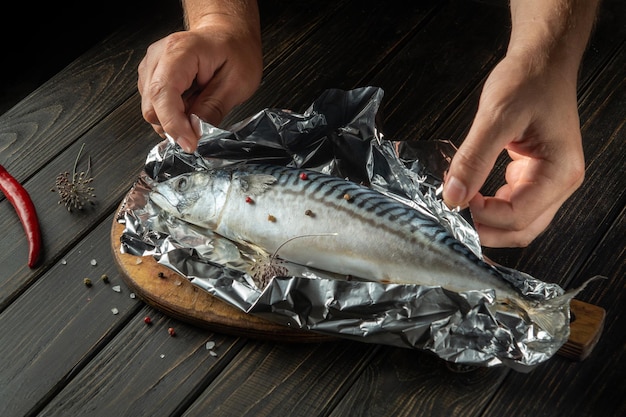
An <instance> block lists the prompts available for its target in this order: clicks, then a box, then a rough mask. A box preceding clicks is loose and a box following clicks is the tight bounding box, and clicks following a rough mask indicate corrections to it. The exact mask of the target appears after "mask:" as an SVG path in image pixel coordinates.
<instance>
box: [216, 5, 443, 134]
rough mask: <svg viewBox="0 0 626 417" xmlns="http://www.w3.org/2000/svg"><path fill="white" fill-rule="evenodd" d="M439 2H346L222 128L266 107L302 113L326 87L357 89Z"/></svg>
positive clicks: (263, 83) (264, 82)
mask: <svg viewBox="0 0 626 417" xmlns="http://www.w3.org/2000/svg"><path fill="white" fill-rule="evenodd" d="M439 3H440V2H437V1H420V2H411V3H396V2H392V3H382V2H378V1H374V0H367V1H356V0H353V1H348V2H346V5H345V7H343V8H342V9H341V10H339V11H337V12H336V13H335V14H329V15H328V16H326V17H325V19H324V20H323V21H322V22H320V25H319V26H318V27H317V28H316V30H315V31H314V32H312V33H311V34H310V36H308V37H307V38H306V39H305V40H303V42H302V43H301V45H300V46H299V47H298V48H297V50H295V51H294V52H293V53H291V54H289V55H288V56H287V57H285V58H283V61H282V62H279V63H277V64H276V65H275V66H273V67H272V71H270V72H269V73H268V74H266V76H265V78H264V80H263V82H262V85H261V86H260V88H259V89H258V90H257V92H256V93H255V94H254V95H253V96H252V97H251V99H250V100H249V101H247V102H246V103H244V104H243V105H241V106H240V107H239V108H236V109H234V110H233V111H232V112H231V113H230V114H229V115H228V116H227V117H226V119H225V120H224V122H223V123H222V124H221V125H222V126H224V127H228V126H230V125H231V124H232V123H235V122H239V121H240V120H243V119H245V118H246V117H249V116H250V115H253V114H255V113H257V112H258V111H261V110H263V109H265V108H267V107H277V108H287V109H291V110H294V111H297V112H302V111H304V110H305V109H306V107H308V106H309V105H310V104H311V102H312V101H313V100H314V99H316V98H317V97H318V96H319V95H320V94H321V93H322V92H323V91H324V90H325V89H327V88H344V89H351V88H354V87H357V86H359V83H360V82H361V80H363V78H364V77H366V76H367V74H368V73H370V72H371V71H372V70H373V69H375V68H377V67H378V66H379V65H381V63H382V62H384V60H385V59H386V58H387V56H388V55H389V54H390V53H393V52H394V51H395V50H396V49H397V48H399V47H401V46H402V44H403V43H404V42H405V41H406V39H407V38H409V37H410V36H411V35H412V34H413V31H414V29H415V28H416V27H419V26H420V25H421V24H422V23H423V22H424V21H425V20H427V19H428V18H429V16H430V15H431V14H432V13H434V10H436V9H437V8H438V7H439ZM364 39H367V42H363V40H364Z"/></svg>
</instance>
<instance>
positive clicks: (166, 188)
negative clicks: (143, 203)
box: [150, 171, 230, 230]
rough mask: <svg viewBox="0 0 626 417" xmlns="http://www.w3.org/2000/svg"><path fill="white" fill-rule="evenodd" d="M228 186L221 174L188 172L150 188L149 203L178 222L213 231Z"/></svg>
mask: <svg viewBox="0 0 626 417" xmlns="http://www.w3.org/2000/svg"><path fill="white" fill-rule="evenodd" d="M229 187H230V176H229V175H228V174H227V173H225V172H224V171H199V172H191V173H185V174H180V175H177V176H176V177H173V178H170V179H168V180H166V181H163V182H160V183H158V184H156V185H155V186H153V187H152V190H151V191H150V200H151V201H152V202H153V203H154V204H156V206H158V207H159V208H160V209H161V210H163V211H164V212H166V213H168V214H170V215H172V216H174V217H176V218H178V219H180V220H183V221H185V222H187V223H191V224H195V225H197V226H201V227H205V228H208V229H211V230H214V229H215V228H216V227H217V222H218V219H219V217H220V213H221V211H222V209H223V207H224V204H225V202H226V195H227V193H228V188H229Z"/></svg>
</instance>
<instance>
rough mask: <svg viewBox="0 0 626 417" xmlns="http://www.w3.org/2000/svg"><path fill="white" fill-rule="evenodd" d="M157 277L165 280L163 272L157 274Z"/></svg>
mask: <svg viewBox="0 0 626 417" xmlns="http://www.w3.org/2000/svg"><path fill="white" fill-rule="evenodd" d="M157 276H158V277H159V278H165V274H164V273H163V272H159V273H158V274H157Z"/></svg>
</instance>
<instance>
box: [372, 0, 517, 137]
mask: <svg viewBox="0 0 626 417" xmlns="http://www.w3.org/2000/svg"><path fill="white" fill-rule="evenodd" d="M509 25H510V22H509V13H508V10H507V9H505V8H502V7H494V6H490V5H487V4H482V3H474V2H463V1H452V2H450V3H448V4H447V5H446V7H445V8H444V9H443V10H442V11H441V13H439V14H438V15H437V17H436V19H433V20H432V21H430V22H429V23H428V25H427V26H426V27H424V28H423V29H422V30H421V31H420V32H419V33H418V34H416V36H415V37H414V38H412V39H411V40H410V42H408V43H407V44H406V45H405V46H404V47H403V48H402V50H401V51H400V52H399V53H398V54H397V55H396V56H393V57H392V58H391V59H389V60H387V61H386V66H385V67H384V68H382V69H381V70H380V71H379V72H378V73H377V74H376V75H374V76H373V77H372V79H367V80H363V81H361V83H367V84H373V85H377V86H380V87H382V88H383V89H384V90H385V98H384V100H383V107H382V110H381V115H382V119H381V120H382V123H381V128H382V130H383V132H384V133H385V134H386V136H387V137H388V138H390V139H394V140H418V139H431V138H434V139H439V137H437V136H434V137H433V135H432V134H433V130H434V129H435V128H436V127H437V126H439V125H440V124H442V123H443V121H444V120H446V118H447V117H448V116H449V115H450V114H451V113H453V112H454V111H455V110H456V108H457V107H458V106H459V105H460V104H461V103H462V102H463V101H464V100H465V99H466V97H467V95H468V94H469V93H470V92H471V91H472V90H473V89H475V87H476V85H478V84H479V83H480V82H481V81H482V80H483V79H484V77H485V76H486V75H487V73H488V72H489V71H491V69H492V68H493V66H494V65H495V64H496V63H497V62H498V61H499V60H500V59H501V58H502V56H503V54H504V52H505V49H506V45H507V43H508V38H509V30H510V29H509Z"/></svg>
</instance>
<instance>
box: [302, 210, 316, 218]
mask: <svg viewBox="0 0 626 417" xmlns="http://www.w3.org/2000/svg"><path fill="white" fill-rule="evenodd" d="M304 215H305V216H309V217H315V214H314V213H313V212H312V211H311V210H308V209H307V210H305V211H304Z"/></svg>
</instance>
